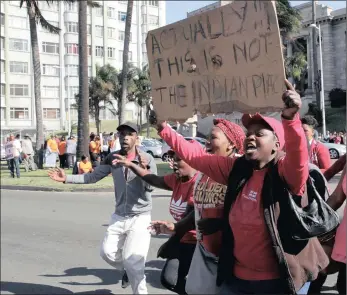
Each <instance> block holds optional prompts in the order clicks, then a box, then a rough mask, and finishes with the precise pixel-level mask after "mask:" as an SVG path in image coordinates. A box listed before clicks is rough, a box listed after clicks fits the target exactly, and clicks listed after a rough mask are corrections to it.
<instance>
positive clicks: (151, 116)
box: [148, 110, 166, 131]
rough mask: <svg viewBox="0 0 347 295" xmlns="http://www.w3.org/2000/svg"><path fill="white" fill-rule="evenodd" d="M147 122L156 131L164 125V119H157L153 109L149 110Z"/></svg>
mask: <svg viewBox="0 0 347 295" xmlns="http://www.w3.org/2000/svg"><path fill="white" fill-rule="evenodd" d="M148 122H149V124H151V125H152V126H153V127H154V128H156V129H157V130H158V131H161V130H163V129H164V128H165V126H166V121H159V120H158V117H157V113H156V112H155V111H154V110H150V111H149V117H148Z"/></svg>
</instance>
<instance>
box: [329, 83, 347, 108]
mask: <svg viewBox="0 0 347 295" xmlns="http://www.w3.org/2000/svg"><path fill="white" fill-rule="evenodd" d="M329 100H330V106H331V107H332V108H340V107H342V106H345V105H346V90H344V89H341V88H334V89H331V90H330V92H329Z"/></svg>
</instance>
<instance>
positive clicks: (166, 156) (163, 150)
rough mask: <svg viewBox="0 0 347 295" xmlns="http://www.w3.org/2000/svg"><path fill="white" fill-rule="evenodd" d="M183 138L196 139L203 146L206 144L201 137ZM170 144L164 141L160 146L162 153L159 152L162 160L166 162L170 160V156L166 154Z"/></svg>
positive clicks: (187, 138) (186, 138)
mask: <svg viewBox="0 0 347 295" xmlns="http://www.w3.org/2000/svg"><path fill="white" fill-rule="evenodd" d="M184 139H185V140H196V141H197V142H199V143H200V144H201V145H202V146H203V147H205V145H206V141H207V140H206V139H204V138H202V137H185V138H184ZM170 149H171V148H170V146H169V145H168V144H167V143H166V142H164V143H163V146H162V154H161V159H162V161H163V162H168V161H169V160H170V156H169V155H168V153H167V152H168V151H169V150H170Z"/></svg>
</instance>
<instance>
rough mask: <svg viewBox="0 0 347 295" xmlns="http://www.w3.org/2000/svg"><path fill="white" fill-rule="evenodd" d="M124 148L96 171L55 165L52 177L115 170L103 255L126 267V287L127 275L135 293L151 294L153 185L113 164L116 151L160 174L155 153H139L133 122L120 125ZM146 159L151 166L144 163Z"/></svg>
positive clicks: (70, 178)
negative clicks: (147, 267) (112, 204)
mask: <svg viewBox="0 0 347 295" xmlns="http://www.w3.org/2000/svg"><path fill="white" fill-rule="evenodd" d="M117 131H118V132H119V141H120V145H121V149H120V150H119V151H116V152H113V153H111V154H109V155H108V156H107V157H106V158H105V160H104V161H103V162H102V164H101V165H100V166H98V167H97V168H95V170H94V172H92V173H89V174H84V175H65V172H64V170H62V169H51V170H50V171H49V172H48V174H49V176H50V178H52V179H53V180H55V181H58V182H64V183H95V182H97V181H99V180H101V179H103V178H104V177H106V176H108V175H109V174H110V173H112V177H113V182H114V189H115V196H116V209H115V212H114V213H113V214H112V216H111V221H110V223H109V227H108V228H107V231H106V235H105V238H104V241H103V244H102V248H101V257H102V258H103V259H104V260H105V261H106V262H107V263H109V264H110V265H111V266H113V267H116V268H118V269H124V270H125V271H126V273H124V276H123V280H122V287H125V286H126V280H127V275H126V274H128V276H129V282H130V285H131V288H132V291H133V293H134V294H147V286H146V276H145V262H146V257H147V253H148V249H149V244H150V232H149V231H148V229H147V228H148V226H149V225H150V222H151V209H152V198H151V191H152V188H151V186H150V185H148V184H147V183H146V182H144V181H143V180H142V179H141V178H140V177H138V176H136V175H135V174H134V173H133V172H132V171H131V170H130V169H128V168H125V167H124V168H123V167H122V166H121V165H119V164H116V165H113V164H112V161H113V160H114V159H115V157H114V155H115V154H120V155H122V156H123V157H124V158H127V159H129V160H130V161H133V162H134V163H136V164H137V165H141V166H142V167H143V168H145V169H148V170H149V171H151V173H153V174H157V166H156V164H155V162H154V159H153V157H152V156H150V155H149V154H147V153H141V154H139V152H138V150H137V147H136V144H135V143H136V141H137V139H138V129H137V126H136V125H135V124H133V123H125V124H123V125H120V126H119V127H118V128H117ZM144 163H148V164H146V165H147V166H146V167H144Z"/></svg>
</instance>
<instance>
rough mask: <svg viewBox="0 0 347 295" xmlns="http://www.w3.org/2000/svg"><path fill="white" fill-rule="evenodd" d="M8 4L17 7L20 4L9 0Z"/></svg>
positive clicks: (15, 0)
mask: <svg viewBox="0 0 347 295" xmlns="http://www.w3.org/2000/svg"><path fill="white" fill-rule="evenodd" d="M9 2H10V5H12V6H19V4H20V2H19V1H17V0H11V1H9Z"/></svg>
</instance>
